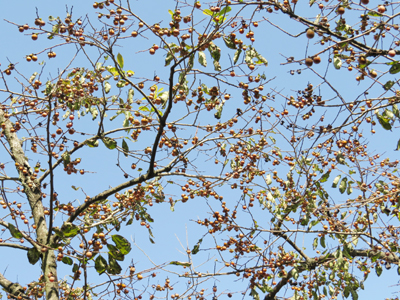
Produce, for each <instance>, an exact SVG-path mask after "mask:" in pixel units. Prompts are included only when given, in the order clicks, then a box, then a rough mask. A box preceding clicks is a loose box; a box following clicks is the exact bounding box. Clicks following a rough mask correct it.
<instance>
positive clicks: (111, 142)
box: [101, 136, 117, 150]
mask: <svg viewBox="0 0 400 300" xmlns="http://www.w3.org/2000/svg"><path fill="white" fill-rule="evenodd" d="M101 140H102V141H103V143H104V145H105V146H106V147H107V148H108V149H110V150H112V149H115V148H116V147H117V142H116V141H115V140H114V139H112V138H109V137H107V136H106V137H103V138H102V139H101Z"/></svg>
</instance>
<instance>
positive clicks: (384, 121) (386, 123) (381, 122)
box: [378, 116, 392, 130]
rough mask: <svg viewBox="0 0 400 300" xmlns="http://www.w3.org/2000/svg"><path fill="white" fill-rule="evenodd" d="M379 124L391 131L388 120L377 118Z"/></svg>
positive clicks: (381, 117)
mask: <svg viewBox="0 0 400 300" xmlns="http://www.w3.org/2000/svg"><path fill="white" fill-rule="evenodd" d="M378 120H379V123H380V124H381V126H382V127H383V128H384V129H386V130H391V129H392V125H390V123H389V120H388V119H386V118H384V117H383V116H378Z"/></svg>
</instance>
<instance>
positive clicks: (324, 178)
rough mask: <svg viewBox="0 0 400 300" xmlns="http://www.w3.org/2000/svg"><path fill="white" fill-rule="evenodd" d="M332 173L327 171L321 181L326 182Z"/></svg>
mask: <svg viewBox="0 0 400 300" xmlns="http://www.w3.org/2000/svg"><path fill="white" fill-rule="evenodd" d="M330 174H331V172H326V173H325V174H324V175H322V177H321V179H320V180H319V181H320V182H326V181H327V180H328V178H329V175H330Z"/></svg>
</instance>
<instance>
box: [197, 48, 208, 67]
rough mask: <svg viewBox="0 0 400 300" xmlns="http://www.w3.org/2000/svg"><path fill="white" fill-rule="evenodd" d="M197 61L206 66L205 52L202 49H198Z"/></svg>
mask: <svg viewBox="0 0 400 300" xmlns="http://www.w3.org/2000/svg"><path fill="white" fill-rule="evenodd" d="M199 63H200V64H201V65H202V66H203V67H207V60H206V54H205V53H204V52H203V51H199Z"/></svg>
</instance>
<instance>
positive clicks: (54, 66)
mask: <svg viewBox="0 0 400 300" xmlns="http://www.w3.org/2000/svg"><path fill="white" fill-rule="evenodd" d="M131 5H132V8H133V10H134V11H135V12H137V14H138V15H139V16H141V17H142V18H143V19H144V20H145V21H146V22H148V23H149V24H153V23H157V22H160V23H161V24H166V23H168V22H169V20H170V15H169V14H168V9H173V8H174V7H175V2H173V1H160V0H157V1H142V0H138V1H131ZM21 8H22V9H21ZM36 8H37V11H38V14H39V16H40V17H41V18H43V19H44V20H46V21H47V19H48V17H49V16H53V17H57V16H60V17H61V18H64V16H65V14H66V6H65V3H63V2H62V1H56V2H54V1H35V2H33V1H27V0H26V1H13V2H11V1H8V2H5V3H2V10H1V11H0V19H1V20H2V21H1V28H3V30H1V31H0V38H1V40H2V41H6V43H5V45H6V46H5V47H4V46H3V47H2V49H1V50H0V63H1V67H2V69H4V68H5V67H6V66H7V65H8V61H7V60H9V61H10V62H12V63H18V65H17V67H18V69H20V70H22V71H23V72H24V75H25V76H27V77H29V76H30V75H31V74H32V73H33V72H36V71H38V70H40V68H41V66H40V65H39V64H38V63H34V62H30V63H28V62H26V61H25V59H24V57H25V56H26V55H28V54H31V53H38V52H40V51H41V50H42V49H44V48H46V47H53V48H52V49H53V50H54V51H55V52H56V53H57V57H56V58H55V59H53V60H49V59H47V54H46V52H47V51H46V52H45V53H42V54H39V59H38V62H41V61H45V62H46V67H45V69H44V70H45V71H44V73H43V75H42V78H43V79H48V78H52V77H54V76H55V75H56V74H57V73H58V72H59V70H62V69H63V68H64V67H65V66H67V65H68V64H69V62H70V59H71V55H72V54H73V53H74V52H75V46H73V45H69V46H62V47H54V46H53V45H54V44H55V42H54V41H49V40H47V39H46V38H45V37H44V36H39V39H38V41H35V42H34V41H32V40H31V38H30V36H29V35H25V34H24V33H18V30H17V28H16V27H15V26H13V25H12V24H10V23H8V22H6V21H4V19H6V20H8V21H11V22H13V23H16V24H21V25H22V24H25V23H28V24H33V22H34V19H35V17H36ZM68 9H69V10H70V9H72V11H73V17H74V18H78V17H80V18H82V19H85V18H86V16H88V17H90V19H91V20H96V19H97V15H96V14H95V13H94V10H93V9H92V2H90V1H69V3H68ZM298 9H304V11H305V13H307V14H313V15H307V17H313V16H315V15H316V14H317V13H318V11H317V10H316V9H315V10H314V11H312V10H311V12H310V10H308V9H307V10H306V9H305V8H302V7H301V6H299V8H298ZM182 11H185V13H183V15H186V14H189V13H190V9H189V8H185V7H183V8H182ZM250 12H251V10H244V11H243V12H240V13H239V17H243V18H244V19H248V18H249V16H250V15H249V13H250ZM314 13H315V14H314ZM196 17H197V18H198V20H201V19H202V18H205V16H204V15H202V14H200V13H199V12H197V13H196ZM264 18H269V20H270V21H271V22H273V23H274V24H277V25H279V26H282V27H283V28H284V29H285V30H286V31H288V32H290V33H291V34H294V35H295V34H298V33H299V32H302V31H304V29H305V28H304V27H302V26H300V25H299V24H298V23H295V22H289V19H287V18H282V16H279V15H275V14H267V13H264V12H263V13H256V14H255V16H254V19H255V20H259V21H260V26H259V27H258V28H254V29H253V30H254V32H255V37H256V42H255V44H254V45H255V47H256V48H257V50H258V51H259V53H261V54H262V55H263V56H264V57H265V58H267V60H268V62H269V65H268V67H266V68H261V69H260V73H264V74H265V75H266V77H267V79H273V80H272V81H271V82H270V83H268V86H266V89H268V90H269V91H270V92H271V93H276V92H279V93H281V94H283V95H286V96H287V95H295V94H296V91H297V90H299V89H300V90H301V89H304V88H305V86H306V85H307V83H309V82H313V83H314V85H316V84H317V83H318V82H321V79H318V76H316V75H315V74H314V73H313V72H312V71H310V70H308V69H307V68H306V67H305V66H304V65H302V66H299V65H291V64H289V65H282V63H285V62H286V59H285V57H290V56H295V57H296V58H302V57H305V56H308V55H313V54H315V53H316V52H318V51H320V50H321V48H320V47H319V46H317V45H314V44H313V40H312V41H309V40H308V39H306V38H305V36H304V35H303V36H301V37H299V38H291V37H289V36H288V35H286V34H283V33H282V32H281V31H280V30H279V29H277V28H276V27H273V26H271V25H269V24H268V23H267V21H265V20H263V19H264ZM93 22H94V23H95V24H98V23H97V21H93ZM136 26H137V24H135V25H134V26H133V28H135V27H136ZM201 26H203V25H201ZM153 44H154V40H152V39H146V38H144V37H138V38H136V39H134V40H133V39H131V40H129V41H123V42H121V43H120V45H117V46H116V47H115V49H116V50H115V51H118V52H120V53H121V54H122V55H123V57H124V60H125V66H129V67H128V68H129V69H131V70H133V71H134V72H135V73H136V74H135V76H137V77H138V80H140V78H152V77H153V76H154V74H157V75H159V76H160V77H162V78H163V77H164V76H166V75H167V74H168V73H167V72H168V68H165V67H164V61H165V56H164V55H161V54H157V55H154V56H150V55H149V54H148V49H149V48H150V47H151V46H152V45H153ZM142 50H145V51H143V52H140V51H142ZM87 51H88V53H92V54H93V57H97V56H98V54H97V53H96V51H95V50H94V49H88V50H87ZM224 51H225V52H224V53H223V57H222V60H221V61H222V62H223V64H224V66H223V67H228V66H229V56H228V55H227V53H229V55H230V57H231V58H232V57H233V51H232V50H230V52H229V50H227V49H224ZM96 55H97V56H96ZM207 55H208V54H207ZM207 58H208V59H209V64H211V60H210V58H209V56H208V57H207ZM321 58H322V60H323V63H321V64H320V65H319V66H315V70H316V71H317V72H319V74H324V73H325V70H326V68H327V65H328V64H327V59H328V57H327V55H326V54H323V55H321ZM83 64H84V65H85V66H88V64H87V60H86V58H85V57H84V55H82V53H80V56H78V58H77V59H76V60H75V61H74V62H73V64H72V65H71V67H79V66H81V65H83ZM299 69H300V70H301V72H302V74H301V75H298V74H297V72H295V75H290V71H291V70H296V71H297V70H299ZM327 73H328V75H327V78H328V79H329V81H330V82H332V83H333V84H334V85H335V86H338V87H339V88H340V90H341V92H343V93H344V94H345V95H346V99H356V98H357V97H359V96H360V95H362V93H363V92H364V91H365V89H366V88H368V87H369V85H370V84H371V83H370V82H368V80H365V81H364V82H361V83H357V82H356V80H355V75H354V73H351V72H348V71H347V70H340V71H337V70H335V69H334V68H333V66H332V64H330V65H329V69H328V72H327ZM254 75H256V74H254ZM228 79H230V78H229V77H228ZM233 80H235V81H236V82H239V80H240V79H237V78H235V79H233ZM42 81H44V80H42ZM148 87H149V85H148V86H146V88H148ZM164 88H165V87H164ZM321 89H324V92H325V93H324V95H325V97H327V98H329V97H333V93H332V92H331V91H326V85H325V86H324V85H322V86H321ZM231 93H232V99H231V100H230V101H232V105H231V106H227V107H226V108H224V112H223V113H224V114H226V115H229V114H234V112H235V110H236V107H237V105H236V104H235V102H234V101H237V102H242V99H241V95H240V94H239V91H233V92H231ZM381 93H382V90H378V88H376V89H375V88H374V89H373V90H371V92H370V94H371V95H376V96H379V95H380V94H381ZM123 96H124V97H126V94H125V95H123ZM270 105H271V106H275V107H277V109H278V108H282V107H283V106H284V105H285V103H284V100H283V99H282V98H279V97H277V98H276V100H275V102H273V103H271V104H270ZM180 113H182V111H181V110H180V109H175V110H174V111H173V117H174V118H177V117H179V114H180ZM319 113H322V114H323V113H325V112H324V111H319ZM330 113H331V112H330V111H327V115H328V117H329V114H330ZM340 117H341V116H340V115H339V119H340ZM210 118H211V117H210ZM86 119H87V118H86ZM86 119H82V121H81V122H80V125H79V126H80V128H82V131H84V130H86V129H87V128H89V130H88V131H90V130H91V129H92V127H90V126H93V122H91V121H89V120H86ZM112 122H115V123H117V122H119V123H118V124H121V123H122V118H121V117H119V118H117V119H115V120H114V121H112ZM210 122H211V123H213V122H215V120H214V119H213V118H212V119H210V120H208V119H200V120H199V122H198V123H199V125H206V124H208V123H210ZM107 125H110V126H114V125H112V123H111V122H107ZM118 126H120V125H118ZM78 128H79V127H78ZM377 131H379V132H378V134H379V137H378V138H376V140H374V141H375V143H374V145H373V149H374V150H375V151H376V152H377V153H379V152H386V153H387V156H389V157H390V158H395V157H397V155H396V152H394V151H393V150H394V148H395V146H396V141H397V137H396V136H395V133H394V132H387V131H384V130H383V129H382V128H379V129H377ZM181 132H182V134H184V135H193V132H191V131H190V130H189V129H187V130H186V131H183V129H182V131H181ZM365 135H369V133H366V134H365ZM142 138H143V137H142ZM151 142H152V139H151V137H150V138H148V139H143V141H141V142H140V143H138V144H135V145H134V146H136V145H138V146H140V147H141V146H143V145H145V144H146V143H151ZM282 150H288V149H282ZM79 155H80V156H78V157H82V158H83V162H82V167H83V168H84V169H85V170H87V171H90V172H92V173H90V174H85V175H84V176H80V175H72V176H64V175H63V174H62V172H59V173H58V172H56V185H55V187H56V191H57V193H58V194H59V197H60V199H61V200H60V201H62V202H68V201H74V200H75V199H77V201H80V202H82V201H83V199H84V194H83V193H82V192H81V191H75V190H74V189H72V188H71V186H76V187H82V188H84V191H85V193H86V194H88V195H94V194H96V193H99V192H101V191H102V190H104V189H106V188H107V187H109V186H115V185H117V184H118V183H120V182H121V181H122V180H124V178H123V174H122V173H121V172H120V171H119V170H118V168H116V167H115V164H116V160H117V154H116V152H115V151H111V150H108V149H106V148H105V147H104V146H103V145H101V146H100V147H99V148H98V149H96V150H93V149H89V148H88V147H86V148H85V149H83V150H82V153H81V154H79ZM120 159H121V164H124V165H130V163H131V162H130V161H128V160H127V159H126V160H124V159H125V157H123V156H120ZM212 162H213V160H211V161H205V160H204V158H202V157H200V158H198V160H197V161H196V162H195V163H198V164H204V168H205V169H206V170H212V169H211V168H212V166H213V165H212ZM33 164H34V162H32V165H33ZM134 175H135V176H137V175H138V173H134ZM58 176H59V177H58ZM57 178H60V180H58V179H57ZM332 178H333V177H331V179H330V180H332ZM173 180H174V181H175V180H176V182H179V180H180V179H178V178H176V179H175V178H174V179H173ZM221 190H223V191H224V193H223V195H224V198H225V199H227V200H226V201H227V202H228V201H232V202H235V201H237V200H238V199H239V198H240V195H238V194H237V191H235V190H230V189H229V188H227V187H223V188H221ZM168 193H170V194H172V193H175V194H178V195H179V194H180V193H181V191H180V190H179V188H175V189H170V190H168ZM336 194H337V196H338V197H339V196H340V197H343V196H342V195H340V194H339V193H337V192H336ZM332 195H335V192H333V194H332ZM168 196H170V195H168ZM16 197H17V196H16ZM19 201H20V200H19ZM218 207H219V203H218V202H216V201H213V200H208V201H206V200H205V199H202V198H196V199H194V200H193V201H189V202H188V203H186V204H181V203H179V204H178V205H177V206H176V209H175V211H174V212H172V211H171V210H170V207H169V205H168V204H167V203H164V204H162V205H155V206H154V207H153V208H152V209H151V210H150V213H151V215H152V217H153V218H154V219H155V223H154V225H153V226H152V231H153V234H154V236H155V242H156V243H155V244H154V245H153V244H151V243H150V241H149V238H148V232H147V230H146V229H145V228H143V227H141V226H138V224H135V223H134V225H131V226H129V227H123V228H122V230H121V232H123V234H124V235H126V236H127V237H130V238H131V239H132V241H133V240H134V241H135V242H136V243H137V245H138V246H139V247H140V248H141V249H144V251H145V252H146V255H147V256H148V257H149V258H151V259H152V260H153V261H154V262H155V263H156V264H163V263H165V262H168V261H172V260H176V261H186V260H187V255H186V254H185V253H184V251H185V250H186V247H189V249H191V248H193V246H194V245H195V244H196V242H197V241H198V240H199V239H200V238H201V237H202V236H203V234H204V228H201V227H200V226H198V225H196V224H195V222H194V220H197V218H203V219H204V218H206V217H209V215H208V213H209V212H210V211H211V209H218ZM219 209H220V208H219ZM264 213H265V211H261V210H259V211H256V212H255V215H256V216H257V217H258V218H259V219H260V220H263V218H265V215H264ZM243 216H245V214H243ZM247 221H248V220H247ZM260 223H262V221H260ZM311 242H312V239H311V240H308V238H305V239H304V240H303V244H304V247H308V246H309V245H310V244H311ZM181 244H183V247H182V246H181ZM212 245H213V241H212V240H211V238H210V237H207V239H205V241H204V244H202V247H204V248H207V247H212ZM0 250H1V251H2V255H4V256H3V257H5V256H7V255H10V256H11V257H12V260H2V261H1V262H0V272H2V273H3V274H5V276H6V277H8V278H9V279H10V280H17V281H19V282H21V283H24V284H26V283H27V282H28V281H29V280H32V279H36V277H37V276H38V275H39V274H40V271H39V268H38V266H31V265H29V264H28V263H27V260H26V258H25V253H23V252H22V251H16V250H6V249H0ZM3 253H5V254H3ZM146 255H144V254H143V253H142V252H141V251H140V250H139V249H138V248H135V247H133V251H132V252H131V254H130V255H129V257H127V258H126V260H127V261H132V262H134V263H135V265H136V266H137V269H147V268H151V263H149V261H148V259H147V257H146ZM208 255H209V254H208V253H207V252H200V253H199V255H198V256H195V257H194V258H196V261H195V264H198V265H200V264H201V263H203V262H204V261H205V260H209V262H208V263H207V264H206V265H204V266H202V267H200V268H199V269H200V270H203V271H210V272H212V271H213V267H211V266H212V265H213V263H212V262H213V261H214V260H216V259H219V257H218V256H217V255H216V256H215V257H209V256H208ZM216 265H217V267H216V268H217V269H218V266H220V263H218V264H216ZM69 268H70V267H68V268H64V269H63V267H61V270H62V272H60V275H61V277H63V276H67V275H68V271H69ZM174 268H176V270H177V271H179V272H180V271H181V270H180V269H179V268H181V267H180V266H170V267H169V268H168V269H169V270H173V271H175V269H174ZM395 269H396V268H394V267H392V269H391V270H390V271H384V273H383V275H382V276H381V277H380V278H374V279H370V280H369V281H367V284H366V291H365V292H361V293H360V297H363V298H365V299H376V298H387V297H391V296H392V293H393V292H395V291H397V290H398V288H397V287H391V286H392V285H393V284H395V283H396V282H397V279H396V276H397V275H396V270H395ZM5 270H6V271H5ZM21 270H23V271H22V272H21ZM171 277H172V278H174V277H173V275H171ZM90 280H92V282H95V283H96V282H97V280H98V281H99V282H100V281H102V280H103V278H101V277H97V275H96V274H94V276H93V277H91V278H90ZM173 280H175V281H174V282H178V287H182V286H183V285H184V283H183V282H181V281H180V279H179V278H177V277H175V278H174V279H173ZM214 281H215V282H216V284H217V285H219V286H221V289H219V290H220V291H223V290H224V291H229V290H232V291H234V290H235V291H236V287H237V286H239V287H240V289H245V288H246V285H245V284H240V283H241V280H240V279H239V280H237V279H236V278H235V277H233V276H229V277H226V278H223V277H218V278H216V279H215V280H214V279H211V283H210V282H209V283H207V284H206V286H207V287H208V288H211V287H212V285H213V284H214V283H213V282H214ZM160 282H162V279H161V278H160ZM139 284H141V283H139ZM232 286H234V287H235V288H233V287H232ZM177 290H179V288H178V289H177ZM239 298H241V295H239V294H236V295H235V299H239Z"/></svg>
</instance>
